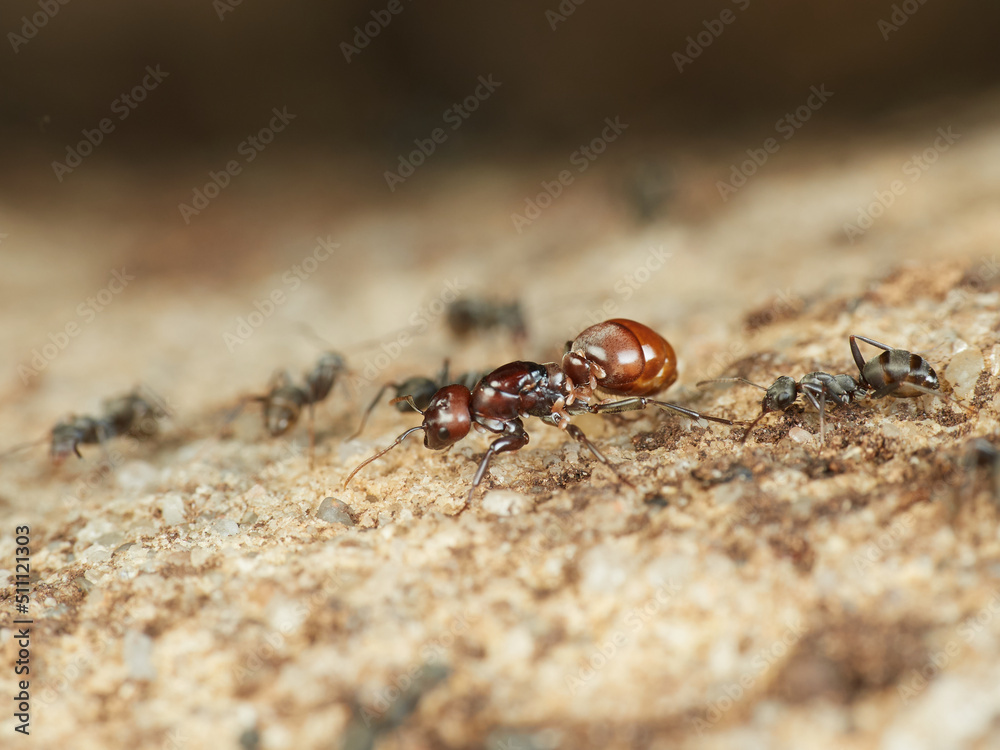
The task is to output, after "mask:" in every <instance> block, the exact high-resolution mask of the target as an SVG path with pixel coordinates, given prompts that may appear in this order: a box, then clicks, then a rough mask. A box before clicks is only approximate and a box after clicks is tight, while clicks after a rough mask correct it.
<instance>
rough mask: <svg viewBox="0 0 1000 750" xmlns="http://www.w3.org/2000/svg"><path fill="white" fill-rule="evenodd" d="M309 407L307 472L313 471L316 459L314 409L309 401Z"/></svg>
mask: <svg viewBox="0 0 1000 750" xmlns="http://www.w3.org/2000/svg"><path fill="white" fill-rule="evenodd" d="M308 407H309V471H312V470H313V465H314V464H315V458H316V409H315V408H313V407H314V404H313V403H312V402H311V401H310V402H309V404H308Z"/></svg>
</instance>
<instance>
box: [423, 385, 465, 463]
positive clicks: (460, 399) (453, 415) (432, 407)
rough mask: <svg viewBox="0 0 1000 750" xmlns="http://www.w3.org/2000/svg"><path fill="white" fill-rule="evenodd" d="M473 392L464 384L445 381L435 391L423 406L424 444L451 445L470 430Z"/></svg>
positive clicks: (440, 448) (432, 447) (439, 447)
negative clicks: (470, 407) (470, 404)
mask: <svg viewBox="0 0 1000 750" xmlns="http://www.w3.org/2000/svg"><path fill="white" fill-rule="evenodd" d="M471 401H472V393H471V392H470V391H469V389H468V388H466V387H465V386H464V385H446V386H445V387H444V388H442V389H441V390H439V391H438V392H437V393H435V394H434V398H432V399H431V402H430V404H428V406H427V408H426V409H424V421H423V424H422V425H421V426H422V427H423V430H424V445H425V446H426V447H428V448H431V449H433V450H442V449H444V448H448V447H450V446H452V445H454V444H455V443H457V442H458V441H459V440H461V439H462V438H464V437H465V436H466V435H468V434H469V429H470V428H471V427H472V416H471V414H470V413H469V403H470V402H471Z"/></svg>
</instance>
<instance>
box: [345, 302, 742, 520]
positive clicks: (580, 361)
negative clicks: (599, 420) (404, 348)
mask: <svg viewBox="0 0 1000 750" xmlns="http://www.w3.org/2000/svg"><path fill="white" fill-rule="evenodd" d="M675 380H677V358H676V355H675V354H674V350H673V348H672V347H671V346H670V344H669V343H668V342H667V340H666V339H664V338H663V337H662V336H660V335H659V334H658V333H656V332H655V331H653V330H652V329H650V328H648V327H647V326H645V325H643V324H642V323H637V322H636V321H634V320H626V319H623V318H616V319H613V320H607V321H604V322H603V323H598V324H597V325H594V326H591V327H590V328H587V329H586V330H585V331H583V332H582V333H580V335H579V336H577V337H576V339H575V340H574V341H573V342H572V344H571V345H570V347H569V350H568V351H567V352H566V353H565V354H564V355H563V358H562V362H561V363H555V362H548V363H545V364H538V363H536V362H511V363H509V364H506V365H503V366H502V367H498V368H497V369H496V370H494V371H493V372H491V373H490V374H489V375H487V376H486V377H484V378H483V379H482V380H480V381H479V383H478V384H477V385H476V386H475V388H473V389H472V390H471V391H470V389H469V388H467V387H466V386H464V385H447V386H445V387H444V388H441V389H440V390H439V391H438V392H437V393H435V394H434V397H433V398H432V399H431V401H430V404H429V405H428V406H427V408H426V409H423V410H422V411H421V410H419V409H418V411H421V413H422V414H423V417H424V418H423V422H422V423H421V424H420V425H418V426H417V427H413V428H411V429H409V430H407V431H406V432H404V433H403V434H402V435H400V436H399V437H398V438H396V440H395V442H393V443H392V445H390V446H389V447H388V448H385V449H384V450H382V451H379V452H378V453H376V454H375V455H374V456H372V457H370V458H368V459H366V460H365V461H363V462H362V463H361V464H359V465H358V466H357V467H356V468H355V469H354V471H352V472H351V473H350V475H348V477H347V479H346V480H345V482H344V486H345V487H346V486H347V485H348V483H350V481H351V479H352V478H353V477H354V475H355V474H357V473H358V472H359V471H360V470H361V469H363V468H364V467H365V466H367V465H368V464H370V463H371V462H372V461H375V460H376V459H378V458H380V457H381V456H384V455H385V454H386V453H388V452H389V451H390V450H392V449H393V448H395V447H396V446H397V445H399V444H400V443H401V442H402V441H403V440H404V439H405V438H406V437H407V436H408V435H411V434H412V433H414V432H417V431H418V430H419V431H423V433H424V446H425V447H427V448H431V449H432V450H442V449H444V448H450V447H451V446H452V445H454V444H455V443H457V442H458V441H460V440H462V439H463V438H464V437H465V436H466V435H468V434H469V430H470V429H471V427H472V425H475V426H476V427H477V429H479V430H481V431H486V432H492V433H494V434H498V435H499V436H500V437H498V438H497V439H496V440H494V441H493V442H492V443H490V446H489V448H488V449H487V451H486V455H485V456H484V457H483V459H482V460H481V461H480V463H479V467H478V468H477V469H476V473H475V476H474V477H473V480H472V488H471V489H470V490H469V494H468V497H467V499H466V506H467V505H468V503H469V502H470V501H471V499H472V494H473V493H474V492H475V490H476V488H477V487H478V486H479V484H480V482H482V480H483V476H484V475H485V474H486V470H487V469H488V468H489V464H490V461H491V460H492V458H493V456H495V455H496V454H497V453H504V452H507V451H516V450H520V449H521V448H523V447H524V446H526V445H527V444H528V433H527V432H525V430H524V423H523V422H522V418H525V417H537V418H539V419H541V420H542V421H543V422H545V423H546V424H549V425H552V426H554V427H559V428H560V429H562V430H565V431H566V432H567V433H568V434H569V435H570V437H572V438H573V439H575V440H577V441H578V442H579V443H581V444H582V445H584V446H586V447H587V449H588V450H589V451H590V452H591V453H592V454H593V455H594V456H595V457H596V458H597V460H599V461H600V462H601V463H603V464H606V465H608V466H610V462H609V461H608V459H607V458H606V457H605V456H604V454H603V453H601V452H600V451H599V450H598V449H597V446H595V445H594V444H593V443H592V442H591V441H590V440H589V439H588V438H587V436H586V435H585V434H584V433H583V431H582V430H581V429H580V428H579V427H577V426H576V425H574V424H572V423H571V421H570V417H572V416H574V415H577V414H608V413H617V412H623V411H635V410H639V409H645V408H647V407H649V406H656V407H658V408H660V409H665V410H670V411H674V412H677V413H679V414H683V415H684V416H687V417H690V418H692V419H707V420H710V421H713V422H718V423H720V424H728V425H731V424H733V422H732V421H731V420H728V419H723V418H722V417H713V416H709V415H706V414H700V413H698V412H696V411H692V410H691V409H686V408H684V407H682V406H679V405H677V404H673V403H669V402H666V401H657V400H655V399H651V398H647V397H646V394H650V393H657V392H659V391H663V390H665V389H667V388H669V387H670V385H672V384H673V383H674V381H675ZM597 389H601V390H603V391H606V392H608V393H610V394H612V395H613V396H624V397H625V398H622V399H620V400H610V401H605V400H598V399H597V396H596V393H595V392H596V391H597ZM406 400H407V401H408V403H410V405H411V406H413V407H414V408H416V405H415V404H414V403H413V399H412V398H411V397H406ZM612 470H614V469H613V468H612ZM615 473H616V474H617V471H616V472H615ZM618 476H619V479H620V480H621V481H622V482H624V483H625V484H628V485H630V486H631V483H630V482H629V481H628V480H627V479H625V478H624V477H622V476H621V475H620V474H619V475H618Z"/></svg>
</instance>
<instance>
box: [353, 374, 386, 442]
mask: <svg viewBox="0 0 1000 750" xmlns="http://www.w3.org/2000/svg"><path fill="white" fill-rule="evenodd" d="M398 387H399V384H398V383H386V384H385V385H383V386H382V387H381V388H379V389H378V393H376V394H375V398H373V399H372V402H371V403H370V404H368V408H367V409H365V413H364V414H363V415H362V416H361V424H360V425H358V429H357V430H355V431H354V434H353V435H351V436H350V437H349V438H347V439H348V440H354V438H356V437H357V436H358V435H360V434H361V432H362V431H363V430H364V429H365V425H366V424H368V417H370V416H371V413H372V411H374V410H375V407H376V406H377V405H378V402H379V401H381V400H382V396H384V395H385V392H386V391H387V390H389V389H390V388H398Z"/></svg>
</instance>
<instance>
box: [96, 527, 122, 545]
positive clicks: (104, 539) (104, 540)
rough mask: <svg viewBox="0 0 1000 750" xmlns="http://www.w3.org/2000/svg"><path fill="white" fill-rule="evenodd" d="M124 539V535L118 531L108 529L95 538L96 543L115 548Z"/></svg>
mask: <svg viewBox="0 0 1000 750" xmlns="http://www.w3.org/2000/svg"><path fill="white" fill-rule="evenodd" d="M124 539H125V535H124V534H123V533H122V532H120V531H109V532H108V533H107V534H101V536H99V537H98V538H97V542H96V543H97V544H102V545H104V546H105V547H115V548H117V547H118V546H119V545H120V544H121V543H122V542H123V541H124Z"/></svg>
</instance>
